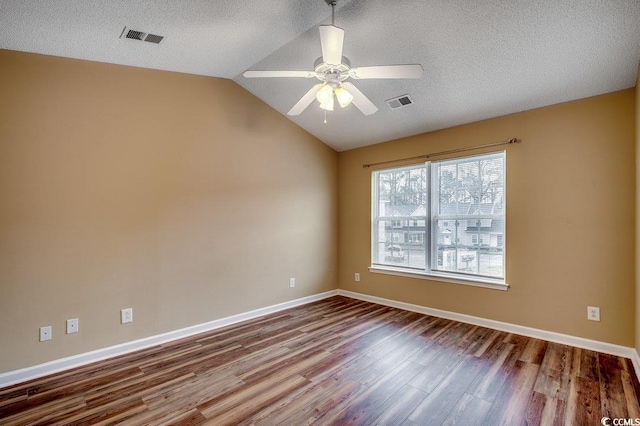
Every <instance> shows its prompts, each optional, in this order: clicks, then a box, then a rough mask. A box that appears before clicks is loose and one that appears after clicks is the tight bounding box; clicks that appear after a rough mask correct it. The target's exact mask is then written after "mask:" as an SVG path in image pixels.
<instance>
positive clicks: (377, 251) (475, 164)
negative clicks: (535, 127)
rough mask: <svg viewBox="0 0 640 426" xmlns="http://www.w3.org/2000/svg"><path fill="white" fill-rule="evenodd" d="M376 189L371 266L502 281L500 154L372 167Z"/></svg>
mask: <svg viewBox="0 0 640 426" xmlns="http://www.w3.org/2000/svg"><path fill="white" fill-rule="evenodd" d="M373 187H374V196H373V220H372V268H375V267H376V266H382V267H392V268H393V269H394V270H399V271H403V270H406V271H408V272H418V273H423V274H427V275H428V274H433V275H438V276H445V277H454V278H455V277H464V278H466V279H469V278H471V279H473V278H474V277H477V278H478V279H480V280H481V279H483V278H488V279H492V280H497V281H501V282H504V278H505V247H504V234H505V153H504V152H498V153H491V154H485V155H479V156H472V157H463V158H457V159H449V160H443V161H437V162H429V163H425V164H420V165H417V166H410V167H401V168H394V169H386V170H379V171H375V172H374V173H373ZM399 231H403V234H402V235H403V238H399V237H398V235H399ZM392 250H395V251H396V252H397V251H398V250H401V252H402V256H398V255H390V251H392Z"/></svg>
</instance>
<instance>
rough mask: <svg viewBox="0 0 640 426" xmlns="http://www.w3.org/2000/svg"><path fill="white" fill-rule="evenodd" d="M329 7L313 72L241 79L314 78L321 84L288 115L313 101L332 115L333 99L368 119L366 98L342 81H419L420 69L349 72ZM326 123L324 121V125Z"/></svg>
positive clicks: (252, 74)
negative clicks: (392, 79) (356, 110)
mask: <svg viewBox="0 0 640 426" xmlns="http://www.w3.org/2000/svg"><path fill="white" fill-rule="evenodd" d="M324 1H325V2H326V3H327V4H328V5H330V6H331V25H320V27H319V31H320V46H321V48H322V56H321V57H320V58H318V59H317V60H316V61H315V63H314V71H245V72H244V74H243V75H244V77H245V78H267V77H297V78H312V77H315V78H317V79H318V80H320V81H321V83H320V84H316V85H315V86H313V87H312V88H311V89H310V90H309V91H308V92H307V93H306V94H305V95H304V96H303V97H302V98H301V99H300V100H299V101H298V103H296V104H295V105H294V106H293V108H291V110H289V112H288V113H287V114H288V115H299V114H301V113H302V112H303V111H304V110H305V109H307V107H308V106H309V105H310V104H311V103H312V102H313V98H314V97H315V98H316V99H317V100H318V102H320V108H321V109H323V110H325V113H326V111H333V107H334V98H336V99H337V100H338V104H339V105H340V106H341V107H342V108H345V107H347V106H348V105H350V104H351V103H353V105H355V107H356V108H358V109H359V110H360V112H362V113H363V114H364V115H371V114H374V113H375V112H376V111H378V107H376V106H375V104H374V103H373V102H371V100H370V99H369V98H367V97H366V96H365V95H364V94H363V93H362V92H361V91H360V90H358V89H357V88H356V86H354V85H353V84H352V83H350V82H348V81H345V80H347V79H348V78H353V79H388V78H420V77H422V72H423V69H422V65H420V64H411V65H379V66H371V67H358V68H351V62H350V61H349V59H347V58H346V57H344V56H342V50H343V49H342V48H343V44H344V30H343V29H342V28H338V27H336V26H335V25H334V23H335V6H336V0H324ZM325 122H326V121H325Z"/></svg>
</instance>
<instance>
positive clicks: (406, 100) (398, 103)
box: [385, 95, 413, 109]
mask: <svg viewBox="0 0 640 426" xmlns="http://www.w3.org/2000/svg"><path fill="white" fill-rule="evenodd" d="M385 102H386V103H387V104H388V105H389V106H390V107H391V109H398V108H402V107H406V106H407V105H411V104H413V101H412V100H411V98H410V97H409V95H402V96H398V97H397V98H393V99H387V100H386V101H385Z"/></svg>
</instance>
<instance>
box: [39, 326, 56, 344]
mask: <svg viewBox="0 0 640 426" xmlns="http://www.w3.org/2000/svg"><path fill="white" fill-rule="evenodd" d="M52 338H53V334H52V332H51V326H50V325H47V326H45V327H40V341H41V342H44V341H45V340H51V339H52Z"/></svg>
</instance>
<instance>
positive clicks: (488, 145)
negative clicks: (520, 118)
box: [362, 138, 522, 169]
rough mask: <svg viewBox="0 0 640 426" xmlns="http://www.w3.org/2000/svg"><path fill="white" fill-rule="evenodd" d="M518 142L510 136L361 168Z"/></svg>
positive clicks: (518, 141) (371, 164) (364, 165)
mask: <svg viewBox="0 0 640 426" xmlns="http://www.w3.org/2000/svg"><path fill="white" fill-rule="evenodd" d="M520 142H522V141H521V140H520V139H517V138H512V139H509V140H508V141H501V142H494V143H488V144H484V145H476V146H470V147H468V148H458V149H450V150H449V151H440V152H434V153H431V154H422V155H416V156H415V157H406V158H398V159H395V160H387V161H379V162H377V163H369V164H363V165H362V168H364V169H366V168H368V167H372V166H380V165H382V164H389V163H398V162H400V161H409V160H418V159H420V158H431V157H435V156H438V155H446V154H454V153H456V152H465V151H473V150H474V149H481V148H489V147H491V146H500V145H510V144H513V143H520Z"/></svg>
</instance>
